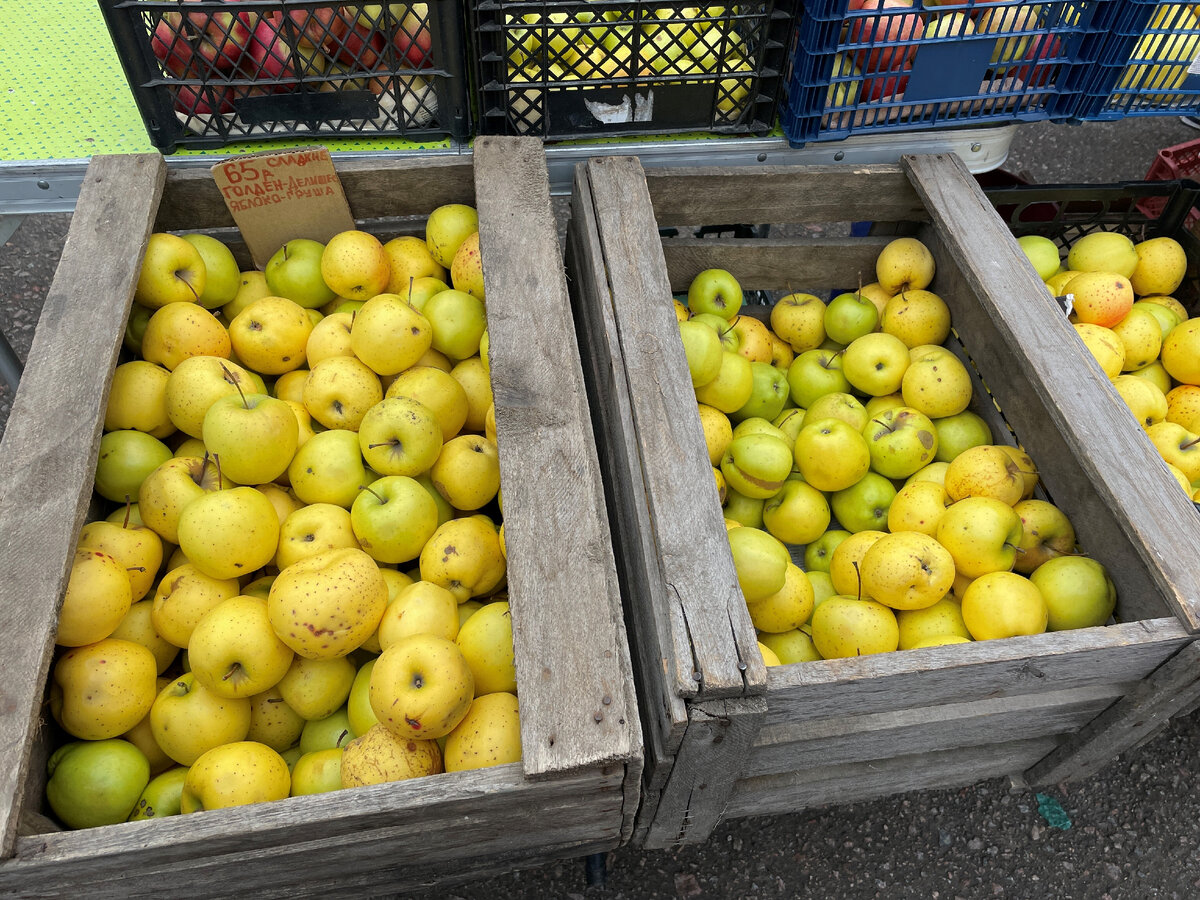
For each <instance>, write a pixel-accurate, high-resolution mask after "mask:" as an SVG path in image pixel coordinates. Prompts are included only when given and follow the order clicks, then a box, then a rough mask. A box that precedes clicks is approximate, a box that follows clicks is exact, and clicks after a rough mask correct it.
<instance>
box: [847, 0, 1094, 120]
mask: <svg viewBox="0 0 1200 900" xmlns="http://www.w3.org/2000/svg"><path fill="white" fill-rule="evenodd" d="M847 9H848V12H849V13H850V15H848V16H847V17H846V19H845V22H844V23H843V26H842V27H843V32H842V41H841V46H842V48H843V49H842V50H841V51H840V52H839V53H837V54H836V55H835V56H834V63H833V72H832V77H833V78H834V79H836V80H835V81H834V82H833V83H832V84H831V85H830V88H829V93H828V104H829V105H830V106H837V107H846V106H853V105H854V104H855V103H859V102H867V101H876V100H887V99H899V97H900V95H903V94H904V91H905V89H906V88H907V86H908V74H907V73H908V72H911V71H912V66H913V62H914V60H915V58H916V55H917V50H918V48H919V47H920V45H921V43H922V42H923V41H924V42H929V41H930V40H932V39H942V40H948V39H958V40H961V39H963V38H968V37H972V36H974V35H986V34H995V35H997V38H996V40H995V44H994V48H993V51H992V55H991V59H990V63H991V68H990V70H989V71H990V72H991V75H992V76H993V77H995V78H996V79H1009V78H1016V79H1019V80H1020V81H1021V82H1022V83H1023V84H1026V85H1031V86H1034V87H1045V86H1046V85H1047V84H1048V83H1049V82H1050V80H1051V77H1052V73H1053V70H1054V68H1055V67H1054V66H1053V65H1049V64H1047V63H1048V62H1051V61H1054V60H1056V59H1058V58H1059V57H1060V56H1061V54H1062V41H1061V40H1060V39H1059V38H1058V37H1057V36H1055V35H1054V34H1053V33H1052V32H1051V31H1050V30H1049V28H1050V27H1052V26H1053V25H1055V24H1058V23H1059V22H1060V21H1062V22H1064V23H1065V22H1069V21H1070V18H1069V17H1070V16H1072V15H1074V16H1077V15H1078V14H1077V13H1075V12H1073V11H1072V10H1070V9H1069V8H1068V9H1065V10H1062V12H1061V15H1060V14H1059V13H1056V12H1055V11H1054V10H1053V7H1051V8H1049V9H1044V8H1043V5H1042V4H1035V3H995V2H985V0H979V2H977V3H973V2H968V0H938V2H934V0H923V2H922V3H921V4H920V6H918V4H916V3H914V2H913V0H850V3H849V6H848V8H847ZM1060 9H1061V8H1060ZM1047 17H1049V19H1048V20H1047V21H1043V19H1045V18H1047ZM1039 30H1041V31H1042V33H1040V34H1036V33H1031V32H1037V31H1039ZM1039 61H1040V63H1041V64H1039ZM963 87H964V90H963V93H965V94H968V95H971V94H974V93H975V92H976V89H977V87H978V86H977V85H976V86H971V85H964V86H963Z"/></svg>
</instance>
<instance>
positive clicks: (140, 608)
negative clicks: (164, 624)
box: [109, 598, 179, 675]
mask: <svg viewBox="0 0 1200 900" xmlns="http://www.w3.org/2000/svg"><path fill="white" fill-rule="evenodd" d="M153 610H154V601H153V600H151V599H149V598H147V599H145V600H139V601H137V602H136V603H134V604H133V605H132V606H130V607H129V612H127V613H126V614H125V618H123V619H122V620H121V621H120V623H119V624H118V625H117V627H116V628H114V629H113V633H112V634H110V635H109V637H113V638H119V639H121V640H123V641H133V643H135V644H141V645H142V646H143V647H145V648H146V649H147V650H149V651H150V652H151V653H153V654H154V660H155V662H156V663H157V665H158V673H159V674H160V675H161V674H162V673H163V672H165V671H166V670H167V669H168V668H170V666H171V664H172V663H173V662H174V661H175V659H176V657H178V656H179V648H178V647H176V646H175V645H174V644H172V643H171V642H170V641H168V640H167V639H166V638H164V637H163V636H162V635H160V634H159V633H158V632H157V631H155V629H154V618H153Z"/></svg>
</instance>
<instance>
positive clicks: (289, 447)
mask: <svg viewBox="0 0 1200 900" xmlns="http://www.w3.org/2000/svg"><path fill="white" fill-rule="evenodd" d="M202 439H203V441H204V445H205V446H206V447H207V448H208V450H209V452H210V453H212V454H213V455H214V456H215V457H216V459H217V461H218V464H219V465H220V467H221V473H222V474H223V475H225V476H226V477H228V478H230V479H232V480H233V481H235V482H237V483H238V484H243V485H254V484H266V483H267V482H269V481H274V480H275V479H276V478H278V477H279V476H280V475H282V474H283V473H284V472H286V471H287V467H288V465H289V464H290V463H291V461H292V456H294V455H295V453H296V445H297V443H298V442H299V439H300V426H299V423H298V422H297V421H296V414H295V413H294V412H292V409H291V407H290V406H288V405H287V403H285V402H284V401H283V400H278V399H276V398H275V397H270V396H268V395H266V394H244V393H242V392H241V389H240V388H239V389H238V393H236V394H226V395H225V396H224V397H220V398H218V399H217V400H215V401H214V402H213V404H212V405H211V406H210V407H209V408H208V412H206V413H205V414H204V427H203V429H202Z"/></svg>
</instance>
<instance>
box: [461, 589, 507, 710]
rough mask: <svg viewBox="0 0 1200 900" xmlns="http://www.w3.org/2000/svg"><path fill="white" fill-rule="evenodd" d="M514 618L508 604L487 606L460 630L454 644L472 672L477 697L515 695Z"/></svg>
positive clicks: (498, 602)
mask: <svg viewBox="0 0 1200 900" xmlns="http://www.w3.org/2000/svg"><path fill="white" fill-rule="evenodd" d="M512 631H513V630H512V618H511V615H510V613H509V607H508V603H506V602H504V601H493V602H491V603H485V604H484V605H483V606H482V607H481V608H480V609H479V611H478V612H476V613H475V615H473V616H471V618H470V619H468V620H467V621H466V622H465V623H464V624H463V626H462V627H461V628H459V629H458V634H457V635H456V636H455V638H454V641H455V643H456V644H457V645H458V649H459V650H460V651H461V652H462V655H463V658H464V659H465V660H466V661H467V665H468V666H469V667H470V669H471V675H472V679H473V681H474V685H475V696H479V695H480V694H490V693H492V692H494V691H508V692H510V693H516V690H517V675H516V668H515V663H514V656H513V636H512Z"/></svg>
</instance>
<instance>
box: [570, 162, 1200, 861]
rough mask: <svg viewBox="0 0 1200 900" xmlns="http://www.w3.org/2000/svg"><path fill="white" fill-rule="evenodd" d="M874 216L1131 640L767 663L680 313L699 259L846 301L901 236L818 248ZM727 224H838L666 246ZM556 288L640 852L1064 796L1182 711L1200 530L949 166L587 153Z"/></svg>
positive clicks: (1006, 240)
mask: <svg viewBox="0 0 1200 900" xmlns="http://www.w3.org/2000/svg"><path fill="white" fill-rule="evenodd" d="M864 220H866V221H874V222H877V223H881V225H883V226H884V227H887V225H888V223H890V224H891V225H892V226H894V227H893V230H896V229H899V230H900V231H905V232H907V233H911V234H915V235H916V236H918V237H919V238H920V239H921V240H922V241H924V242H925V243H926V244H927V245H928V246H929V247H930V249H931V250H932V252H933V254H934V256H935V258H936V262H937V275H936V278H935V280H934V282H933V284H932V286H931V288H930V289H931V290H933V291H935V292H936V293H937V294H939V295H940V296H942V297H943V298H945V300H946V301H947V303H948V304H949V305H950V307H951V311H952V316H953V323H954V325H955V327H956V330H957V332H958V334H959V335H960V336H961V338H962V340H963V342H964V344H965V347H966V352H967V353H968V354H969V355H970V358H971V359H972V360H973V362H974V363H975V365H976V366H977V368H978V371H979V373H980V374H981V376H982V378H983V381H984V382H986V385H987V387H988V388H989V389H990V390H991V393H992V394H993V396H994V397H995V399H996V400H997V401H998V403H999V405H1000V407H1001V408H1002V409H1003V411H1004V412H1005V414H1006V417H1007V421H1008V423H1009V424H1010V425H1011V427H1012V428H1013V429H1014V430H1015V434H1016V436H1017V438H1018V439H1019V440H1020V442H1021V443H1022V444H1023V446H1024V447H1025V448H1026V449H1027V450H1028V451H1029V452H1030V453H1031V454H1032V455H1033V458H1034V459H1035V460H1036V461H1037V463H1038V466H1039V470H1040V473H1041V476H1042V484H1043V485H1044V487H1045V490H1046V491H1047V492H1048V494H1049V496H1050V497H1051V498H1052V499H1053V500H1054V502H1056V503H1057V504H1058V505H1059V506H1060V507H1061V508H1063V509H1064V510H1065V511H1066V512H1067V514H1068V515H1069V516H1070V518H1071V521H1072V522H1073V523H1074V524H1075V526H1076V528H1077V533H1078V537H1079V541H1080V543H1081V545H1082V546H1083V547H1084V548H1087V549H1090V550H1091V551H1092V552H1093V553H1094V555H1095V556H1096V557H1097V558H1099V559H1100V560H1101V561H1102V562H1104V564H1105V565H1106V566H1107V567H1108V569H1109V571H1110V572H1111V574H1112V577H1113V579H1114V581H1115V582H1116V584H1117V588H1118V594H1119V601H1118V610H1117V620H1118V622H1119V623H1120V624H1115V625H1111V626H1108V627H1100V628H1089V629H1082V630H1078V631H1069V632H1060V633H1054V634H1043V635H1037V636H1032V637H1022V638H1011V639H1007V640H999V641H989V642H979V643H973V644H964V645H954V646H946V647H939V648H932V649H926V650H912V651H904V652H897V653H890V654H881V655H875V656H867V657H861V658H857V659H844V660H826V661H819V662H812V663H804V664H796V665H788V666H781V667H777V668H771V669H769V670H768V669H766V668H765V667H764V665H763V663H762V660H761V657H760V655H759V654H758V652H757V650H756V649H755V646H754V641H755V632H754V629H753V627H752V626H751V623H750V620H749V617H748V613H747V611H746V608H745V603H744V601H743V598H742V597H741V595H740V592H739V590H738V586H737V581H736V577H735V574H734V570H733V564H732V558H731V556H730V553H729V551H728V542H727V540H726V537H725V529H724V526H723V522H722V514H721V510H720V508H719V503H718V498H717V492H716V488H715V486H714V484H713V479H712V470H711V466H710V464H709V462H708V457H707V453H706V450H705V445H704V441H703V435H702V431H701V427H700V422H699V417H698V416H697V414H696V413H695V409H696V404H695V397H694V394H693V389H692V386H691V383H690V380H689V377H688V371H687V368H686V361H685V358H684V354H683V350H682V345H681V342H680V341H679V338H678V329H677V327H676V321H675V315H674V312H673V310H672V305H671V296H672V293H673V292H679V291H684V290H686V288H687V286H688V284H689V282H690V281H691V279H692V278H693V277H694V276H695V274H696V273H697V272H699V271H701V270H702V269H705V268H708V267H719V268H725V269H728V270H729V271H731V272H733V273H734V274H735V275H736V276H737V277H738V279H739V280H740V281H741V282H742V285H743V287H744V288H746V289H749V290H770V291H784V290H805V291H821V290H834V291H836V290H845V289H853V287H854V285H855V283H856V282H857V281H858V278H859V273H860V272H861V273H862V277H861V282H869V281H873V280H874V259H875V256H876V255H877V254H878V252H879V250H880V249H881V248H882V246H883V245H884V243H886V241H888V240H890V238H889V237H879V236H872V237H833V236H811V235H817V234H820V235H831V234H835V233H839V232H846V231H849V229H847V228H841V229H835V228H831V227H827V226H828V223H849V222H857V221H864ZM730 222H735V223H749V224H754V225H761V224H765V223H770V224H772V225H780V224H793V225H795V224H800V225H806V224H808V225H811V224H812V223H826V225H823V226H822V227H821V228H819V229H809V231H808V232H806V233H809V234H810V236H808V237H768V238H763V239H737V238H715V239H714V238H695V237H688V236H686V235H688V234H689V233H691V232H689V231H687V230H683V229H681V234H683V235H685V236H683V237H674V238H665V239H664V238H661V237H660V231H659V229H660V227H664V228H665V227H670V226H692V227H694V226H696V225H707V224H716V223H730ZM796 230H797V229H791V231H792V232H793V233H794V232H795V231H796ZM801 230H803V229H801ZM773 233H775V234H778V233H779V229H776V230H775V231H774V232H773ZM567 268H568V277H569V280H570V282H571V289H572V293H573V298H572V299H573V303H574V306H575V313H576V324H577V328H578V329H579V333H580V345H581V347H582V348H583V355H584V366H585V373H586V375H587V379H588V383H589V389H590V391H591V394H592V397H593V398H596V399H595V401H594V402H593V405H592V412H593V415H594V416H595V418H596V431H597V434H598V435H599V436H600V437H599V446H600V450H601V466H602V468H603V470H604V472H605V484H606V487H607V488H608V490H609V504H610V511H609V516H610V521H611V522H612V525H613V530H614V546H615V547H616V549H617V561H618V567H619V568H620V570H621V572H622V574H623V578H624V581H623V589H624V591H625V595H624V600H625V604H626V616H627V618H628V622H629V628H630V639H631V643H632V647H633V655H634V664H635V671H636V674H637V677H638V684H639V690H640V692H641V693H640V703H641V709H642V713H643V716H644V720H643V730H644V733H645V743H646V768H645V787H644V796H643V803H642V810H641V813H640V814H639V817H638V824H637V828H636V830H635V836H634V840H635V842H637V843H640V844H643V845H645V846H648V847H665V846H670V845H673V844H678V843H690V842H698V841H702V840H704V839H705V838H706V837H707V836H708V835H709V834H710V833H711V831H712V829H713V827H714V826H715V825H716V824H717V822H719V821H720V820H721V819H722V818H723V817H735V816H746V815H759V814H769V813H779V812H787V811H794V810H798V809H802V808H805V807H811V806H819V805H827V804H835V803H844V802H850V801H855V800H865V799H871V798H878V797H881V796H886V795H891V794H895V793H899V792H903V791H907V790H913V789H927V788H937V787H952V786H962V785H966V784H971V783H974V782H977V781H980V780H984V779H988V778H994V777H999V776H1008V775H1016V776H1020V775H1024V777H1025V778H1026V779H1027V781H1029V782H1030V783H1038V784H1043V783H1054V782H1059V781H1065V780H1069V779H1073V778H1079V777H1083V776H1084V775H1087V774H1090V773H1092V772H1094V771H1096V770H1098V769H1099V768H1100V767H1101V766H1103V765H1104V764H1105V763H1107V762H1109V761H1110V760H1112V759H1113V758H1115V757H1116V755H1118V754H1119V753H1120V752H1123V751H1124V750H1126V749H1129V748H1130V747H1132V746H1134V745H1135V744H1136V743H1138V742H1139V741H1140V740H1143V739H1144V738H1145V737H1147V736H1148V735H1150V734H1152V733H1153V732H1154V731H1155V730H1156V729H1157V728H1158V727H1160V726H1161V725H1162V724H1164V723H1165V722H1166V720H1167V719H1168V718H1169V717H1170V716H1171V715H1173V714H1174V713H1176V712H1178V711H1180V710H1181V709H1185V708H1187V707H1189V706H1191V705H1192V704H1194V703H1195V702H1196V698H1197V695H1198V693H1200V684H1198V683H1197V682H1196V678H1197V676H1198V675H1200V668H1197V659H1198V658H1200V650H1198V648H1197V646H1196V645H1195V644H1193V643H1192V640H1193V632H1195V631H1196V630H1197V628H1198V626H1200V603H1198V599H1200V587H1198V585H1200V578H1198V576H1197V573H1196V570H1195V560H1196V559H1197V553H1198V551H1200V535H1197V532H1196V529H1195V527H1194V520H1195V511H1194V510H1193V508H1192V505H1191V504H1190V503H1188V502H1187V499H1186V498H1185V497H1184V495H1183V493H1182V492H1181V491H1179V489H1178V487H1177V486H1176V485H1174V484H1172V483H1171V482H1170V481H1169V475H1168V474H1167V472H1166V471H1165V469H1164V468H1163V466H1162V465H1161V464H1160V463H1159V462H1158V461H1157V460H1156V459H1154V458H1153V456H1152V455H1151V454H1152V453H1153V450H1152V448H1151V447H1150V445H1149V442H1148V441H1145V440H1143V439H1142V438H1140V437H1139V436H1138V435H1137V434H1136V428H1134V427H1132V422H1131V421H1130V419H1129V415H1128V411H1127V410H1126V409H1124V408H1122V407H1120V406H1119V404H1118V401H1116V399H1115V396H1116V395H1115V394H1114V393H1113V392H1112V391H1111V390H1109V389H1108V388H1107V387H1106V386H1105V384H1104V381H1105V379H1104V375H1103V373H1102V372H1101V371H1100V369H1099V367H1098V366H1097V365H1096V364H1095V362H1094V361H1093V360H1092V359H1091V358H1090V357H1089V356H1087V353H1086V350H1084V349H1083V346H1082V343H1081V342H1080V341H1079V340H1078V339H1077V337H1076V335H1075V333H1074V331H1073V329H1071V327H1070V325H1069V324H1068V323H1067V322H1066V320H1065V319H1064V318H1063V317H1062V316H1061V314H1058V313H1056V312H1055V308H1054V305H1053V301H1052V300H1051V299H1050V298H1049V296H1048V295H1047V294H1046V291H1045V288H1044V287H1043V286H1042V284H1041V282H1040V280H1039V279H1038V278H1037V276H1036V274H1035V273H1034V272H1033V270H1032V268H1031V267H1030V266H1029V265H1028V264H1027V263H1026V262H1025V261H1024V258H1023V256H1021V255H1020V250H1019V248H1018V247H1017V245H1016V243H1015V240H1014V239H1013V238H1012V236H1011V234H1009V233H1008V231H1007V229H1006V228H1005V227H1004V225H1003V224H1002V223H1001V221H1000V220H999V217H997V216H996V215H995V214H994V210H993V209H992V207H991V205H990V204H989V203H988V201H987V200H986V199H985V198H984V196H983V194H982V192H980V190H979V189H978V187H977V186H976V184H975V182H974V181H973V180H972V179H971V177H970V176H969V175H968V173H967V170H966V168H965V167H964V166H963V165H962V163H961V161H960V160H958V158H957V157H955V156H953V155H950V156H918V157H906V158H904V159H903V160H902V164H900V165H880V166H868V167H851V166H845V167H836V166H834V167H807V168H802V167H792V168H787V167H761V168H754V169H716V168H711V169H710V168H693V169H658V168H655V169H653V170H647V171H643V170H642V167H641V166H640V164H639V163H638V161H637V159H635V158H604V159H593V160H590V161H589V162H587V163H585V164H581V165H580V166H579V167H578V168H577V171H576V178H575V186H574V194H573V197H572V209H571V223H570V228H569V232H568V247H567ZM994 430H995V429H994ZM998 437H999V435H998Z"/></svg>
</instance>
